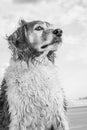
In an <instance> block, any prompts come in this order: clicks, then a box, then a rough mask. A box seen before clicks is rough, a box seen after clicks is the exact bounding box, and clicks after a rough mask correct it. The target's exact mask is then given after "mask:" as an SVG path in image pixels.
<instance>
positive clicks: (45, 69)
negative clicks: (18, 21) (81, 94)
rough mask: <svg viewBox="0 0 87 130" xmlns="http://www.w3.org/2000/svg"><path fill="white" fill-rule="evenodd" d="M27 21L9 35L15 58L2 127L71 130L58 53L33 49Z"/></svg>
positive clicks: (6, 83)
mask: <svg viewBox="0 0 87 130" xmlns="http://www.w3.org/2000/svg"><path fill="white" fill-rule="evenodd" d="M25 25H26V24H25V23H24V22H23V23H22V25H21V26H20V27H19V28H18V29H17V31H16V33H15V32H14V33H13V34H12V35H11V36H9V37H8V41H9V47H10V49H11V50H12V58H11V61H10V65H9V67H8V68H7V70H6V73H5V76H4V80H3V82H2V85H1V94H0V129H1V130H58V128H59V127H60V126H62V128H63V129H64V130H69V129H68V123H67V118H66V115H65V109H66V102H65V97H64V93H63V91H62V89H61V87H60V84H59V80H58V75H57V68H56V67H55V65H54V59H55V54H54V52H52V51H50V52H49V53H48V54H47V56H44V55H43V53H42V52H38V51H36V50H35V49H33V48H32V47H31V46H30V45H29V42H28V41H27V39H26V38H25V30H24V28H25ZM24 43H25V44H24ZM20 44H21V46H20ZM22 45H23V46H22ZM20 47H21V48H20Z"/></svg>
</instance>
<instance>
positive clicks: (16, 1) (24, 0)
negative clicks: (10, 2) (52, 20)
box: [14, 0, 53, 3]
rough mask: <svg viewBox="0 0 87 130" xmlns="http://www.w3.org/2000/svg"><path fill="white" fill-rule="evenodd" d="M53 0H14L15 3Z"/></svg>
mask: <svg viewBox="0 0 87 130" xmlns="http://www.w3.org/2000/svg"><path fill="white" fill-rule="evenodd" d="M42 1H45V2H51V1H53V0H14V2H15V3H38V2H42Z"/></svg>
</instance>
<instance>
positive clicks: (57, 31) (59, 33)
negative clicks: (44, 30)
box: [53, 29, 63, 37]
mask: <svg viewBox="0 0 87 130" xmlns="http://www.w3.org/2000/svg"><path fill="white" fill-rule="evenodd" d="M62 33H63V31H62V30H61V29H55V30H53V34H55V35H56V36H58V37H60V36H62Z"/></svg>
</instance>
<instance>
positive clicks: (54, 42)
mask: <svg viewBox="0 0 87 130" xmlns="http://www.w3.org/2000/svg"><path fill="white" fill-rule="evenodd" d="M60 43H62V38H61V37H58V38H54V39H53V40H52V41H51V42H50V43H48V44H44V45H43V46H41V49H42V50H45V49H49V48H53V50H54V51H55V50H56V47H57V46H58V45H59V44H60Z"/></svg>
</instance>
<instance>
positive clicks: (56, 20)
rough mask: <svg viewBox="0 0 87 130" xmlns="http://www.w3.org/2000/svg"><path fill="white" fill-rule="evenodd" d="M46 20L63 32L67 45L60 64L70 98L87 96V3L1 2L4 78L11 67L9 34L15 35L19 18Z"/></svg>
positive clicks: (51, 0) (84, 0)
mask: <svg viewBox="0 0 87 130" xmlns="http://www.w3.org/2000/svg"><path fill="white" fill-rule="evenodd" d="M21 18H23V19H25V20H26V21H32V20H38V19H39V20H45V21H48V22H50V23H52V24H54V25H55V26H57V27H60V28H62V30H63V44H62V46H61V47H60V48H59V50H58V53H57V55H58V59H57V62H56V64H57V65H58V67H59V79H60V81H61V85H62V86H63V88H64V90H65V92H66V95H67V97H68V98H73V99H74V98H78V97H83V96H87V0H13V1H12V0H1V1H0V79H1V78H2V76H3V73H4V70H5V68H6V67H7V66H8V64H9V59H10V52H9V50H8V44H7V41H6V40H5V35H6V34H7V35H9V34H11V33H12V32H13V31H14V30H15V29H16V28H17V27H18V21H19V19H21Z"/></svg>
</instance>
